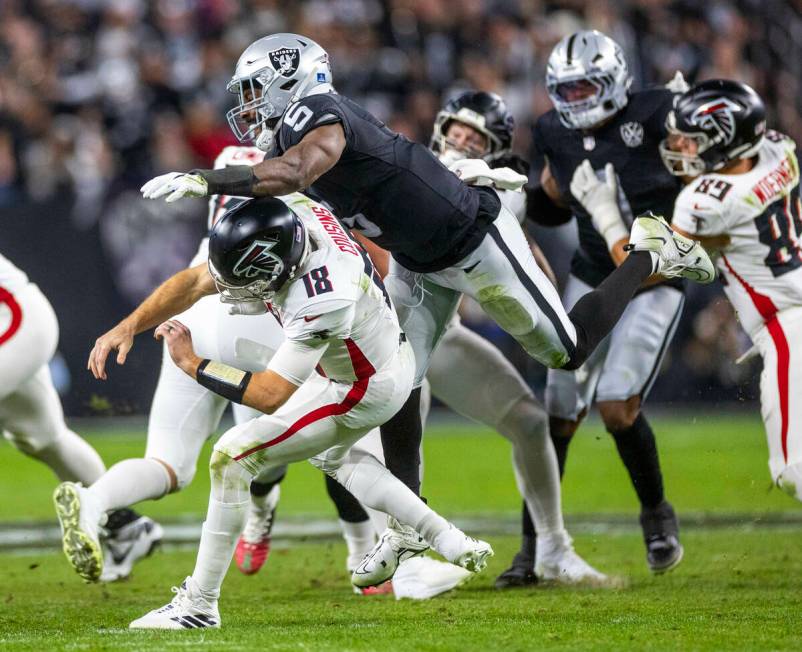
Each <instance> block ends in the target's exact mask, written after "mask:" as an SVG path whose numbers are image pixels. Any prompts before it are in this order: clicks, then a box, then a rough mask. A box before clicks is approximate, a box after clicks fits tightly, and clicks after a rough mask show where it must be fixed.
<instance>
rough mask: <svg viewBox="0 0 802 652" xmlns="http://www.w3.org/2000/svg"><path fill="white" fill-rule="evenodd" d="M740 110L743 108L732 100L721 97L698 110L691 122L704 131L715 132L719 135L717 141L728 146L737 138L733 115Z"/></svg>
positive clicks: (692, 116)
mask: <svg viewBox="0 0 802 652" xmlns="http://www.w3.org/2000/svg"><path fill="white" fill-rule="evenodd" d="M740 110H741V107H740V106H739V105H738V104H736V103H735V102H733V101H732V100H729V99H727V98H726V97H720V98H719V99H717V100H713V101H712V102H708V103H707V104H703V105H702V106H700V107H699V108H698V109H696V111H694V112H693V115H691V119H690V122H691V124H694V125H697V126H699V127H701V128H702V129H705V130H713V131H715V132H716V134H718V138H717V141H718V142H721V143H724V144H725V145H727V144H729V143H731V142H732V141H733V139H734V138H735V116H734V115H733V114H734V113H735V112H736V111H740Z"/></svg>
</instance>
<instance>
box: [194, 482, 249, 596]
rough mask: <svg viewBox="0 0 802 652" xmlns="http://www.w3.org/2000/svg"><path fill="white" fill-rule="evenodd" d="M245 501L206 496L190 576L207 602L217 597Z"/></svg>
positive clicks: (245, 511)
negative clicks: (193, 566) (196, 549)
mask: <svg viewBox="0 0 802 652" xmlns="http://www.w3.org/2000/svg"><path fill="white" fill-rule="evenodd" d="M248 504H249V501H245V502H241V503H222V502H220V501H219V500H216V499H214V498H212V497H211V496H210V497H209V511H208V512H207V513H206V521H205V522H204V523H203V529H202V531H201V540H200V546H199V547H198V558H197V560H196V561H195V570H194V571H192V579H193V580H195V583H196V584H197V585H198V588H199V589H200V591H201V594H202V595H203V597H204V598H205V599H206V600H209V601H210V602H214V601H216V600H217V599H218V598H219V597H220V587H221V586H222V584H223V579H224V578H225V576H226V572H227V571H228V567H229V566H230V565H231V558H232V557H233V556H234V548H235V547H236V545H237V539H238V538H239V535H240V533H241V532H242V528H243V527H244V526H245V519H246V517H247V515H248Z"/></svg>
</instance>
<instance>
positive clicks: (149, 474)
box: [89, 458, 170, 512]
mask: <svg viewBox="0 0 802 652" xmlns="http://www.w3.org/2000/svg"><path fill="white" fill-rule="evenodd" d="M89 491H90V493H92V495H94V496H95V497H96V498H97V500H98V502H99V503H100V505H101V507H102V509H103V511H104V512H107V511H109V510H110V509H119V508H120V507H129V506H130V505H133V504H135V503H138V502H140V501H142V500H155V499H157V498H161V497H162V496H164V495H165V494H167V493H168V492H169V491H170V475H169V474H168V473H167V469H166V468H165V467H164V465H163V464H162V463H160V462H157V461H156V460H153V459H147V458H146V459H142V458H137V459H130V460H123V461H122V462H117V464H115V465H114V466H112V467H111V468H110V469H109V470H108V471H106V473H104V474H103V475H102V476H101V477H100V478H99V479H98V480H97V482H95V483H94V484H93V485H92V486H91V487H90V488H89Z"/></svg>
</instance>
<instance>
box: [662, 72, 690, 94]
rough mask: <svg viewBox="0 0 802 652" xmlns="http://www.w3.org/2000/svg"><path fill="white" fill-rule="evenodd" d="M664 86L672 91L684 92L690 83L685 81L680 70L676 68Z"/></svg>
mask: <svg viewBox="0 0 802 652" xmlns="http://www.w3.org/2000/svg"><path fill="white" fill-rule="evenodd" d="M666 88H667V89H668V90H670V91H671V92H672V93H685V92H686V91H688V90H689V89H690V88H691V85H690V84H689V83H688V82H686V81H685V77H684V75H683V74H682V71H681V70H677V72H675V73H674V76H673V77H672V78H671V81H670V82H668V83H667V84H666Z"/></svg>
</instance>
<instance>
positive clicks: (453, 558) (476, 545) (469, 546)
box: [432, 525, 494, 573]
mask: <svg viewBox="0 0 802 652" xmlns="http://www.w3.org/2000/svg"><path fill="white" fill-rule="evenodd" d="M432 548H434V550H436V551H437V552H439V553H440V554H441V555H443V557H445V558H446V560H448V561H450V562H451V563H452V564H456V565H457V566H462V568H464V569H466V570H469V571H471V573H479V572H480V571H482V570H484V568H485V566H487V560H488V559H489V558H490V557H492V556H493V554H494V553H493V548H491V547H490V544H489V543H487V542H486V541H482V540H481V539H474V538H473V537H469V536H468V535H467V534H465V533H464V532H463V531H462V530H460V529H459V528H456V527H454V526H453V525H451V526H449V528H448V529H447V530H445V531H444V532H441V533H440V534H438V535H437V536H436V537H435V538H434V541H432Z"/></svg>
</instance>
